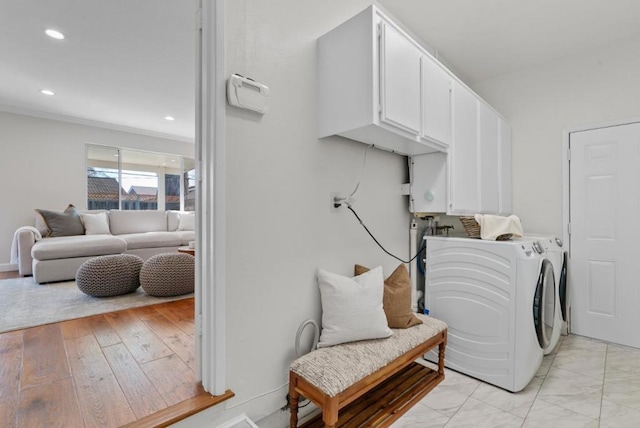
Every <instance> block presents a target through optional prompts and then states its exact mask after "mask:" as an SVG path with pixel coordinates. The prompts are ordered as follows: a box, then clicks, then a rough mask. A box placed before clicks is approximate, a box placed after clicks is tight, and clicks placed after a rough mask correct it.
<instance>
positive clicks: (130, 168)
mask: <svg viewBox="0 0 640 428" xmlns="http://www.w3.org/2000/svg"><path fill="white" fill-rule="evenodd" d="M87 208H88V209H90V210H104V209H106V210H110V209H123V210H183V211H194V210H195V161H194V160H193V159H191V158H185V157H181V156H176V155H168V154H161V153H151V152H142V151H137V150H128V149H118V148H114V147H106V146H93V145H88V146H87Z"/></svg>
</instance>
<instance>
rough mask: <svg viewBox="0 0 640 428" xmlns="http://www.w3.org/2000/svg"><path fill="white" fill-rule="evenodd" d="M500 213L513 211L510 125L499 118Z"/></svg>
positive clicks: (505, 213)
mask: <svg viewBox="0 0 640 428" xmlns="http://www.w3.org/2000/svg"><path fill="white" fill-rule="evenodd" d="M499 181H500V214H501V215H510V214H511V213H512V211H513V206H512V200H513V196H512V194H511V126H510V125H509V124H508V123H507V122H506V121H504V120H503V119H500V180H499Z"/></svg>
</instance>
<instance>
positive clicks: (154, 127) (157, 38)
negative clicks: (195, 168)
mask: <svg viewBox="0 0 640 428" xmlns="http://www.w3.org/2000/svg"><path fill="white" fill-rule="evenodd" d="M196 6H197V0H135V1H132V0H59V1H51V0H28V1H26V0H1V1H0V105H3V106H11V107H18V109H17V110H16V111H18V112H19V111H21V110H20V109H27V110H31V111H37V112H45V113H53V114H57V115H64V116H71V117H74V118H81V119H87V120H92V121H99V122H103V123H108V124H116V125H120V126H125V127H131V128H136V129H141V130H146V131H152V132H153V133H160V134H166V135H167V136H175V137H177V138H178V139H181V140H193V138H194V132H195V131H194V128H195V119H194V118H195V101H194V100H195V51H196V40H195V34H196V32H195V13H196V9H197V7H196ZM47 28H54V29H56V30H58V31H60V32H62V33H64V34H65V35H66V36H67V37H66V39H65V40H60V41H59V40H54V39H51V38H49V37H47V36H46V35H45V34H44V30H45V29H47ZM44 88H47V89H51V90H53V91H54V92H55V93H56V95H55V96H53V97H47V96H44V95H42V94H40V92H39V91H40V90H41V89H44ZM0 108H2V107H0ZM3 109H5V110H7V108H3ZM9 110H10V109H9ZM165 116H173V117H175V121H173V122H169V121H167V120H165V119H164V117H165Z"/></svg>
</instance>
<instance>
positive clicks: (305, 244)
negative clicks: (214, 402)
mask: <svg viewBox="0 0 640 428" xmlns="http://www.w3.org/2000/svg"><path fill="white" fill-rule="evenodd" d="M369 4H370V1H364V0H362V1H360V0H358V1H355V0H352V1H346V2H345V1H326V0H306V1H304V2H300V1H299V0H273V1H269V2H262V1H255V0H254V1H250V0H242V1H241V0H231V1H227V3H226V7H227V32H228V35H227V37H228V39H227V61H228V62H227V72H228V74H231V73H239V74H241V75H243V76H248V77H251V78H253V79H255V80H257V81H259V82H262V83H264V84H266V85H268V86H269V88H270V96H269V112H268V113H267V114H266V115H264V116H259V115H256V114H252V113H250V112H245V111H241V110H237V109H234V108H232V107H229V108H228V116H227V124H226V126H227V171H228V177H227V183H228V189H227V195H228V197H227V222H228V229H227V246H228V248H227V260H228V262H227V284H226V288H227V314H228V315H227V327H228V330H227V376H228V387H229V388H230V389H231V390H233V392H235V394H236V397H235V398H233V399H232V400H230V401H228V402H226V403H224V404H223V405H222V406H224V407H225V408H227V409H228V411H227V412H226V413H225V415H224V417H222V419H224V418H229V417H231V416H232V415H233V414H236V413H238V412H246V413H247V414H248V415H249V416H250V417H252V418H253V420H258V419H261V418H262V417H264V416H266V415H268V414H271V413H273V412H275V411H277V410H278V409H279V408H280V407H282V406H283V405H284V404H285V396H286V393H287V389H286V384H287V382H288V366H289V364H290V363H291V361H292V360H293V359H294V339H295V333H296V330H297V328H298V326H299V325H300V323H302V322H303V321H304V320H306V319H308V318H315V319H316V320H317V321H320V315H321V308H320V294H319V291H318V286H317V281H316V271H317V269H318V268H319V267H322V268H325V269H327V270H331V271H334V272H338V273H340V274H344V275H352V274H353V265H354V264H355V263H361V264H364V265H368V266H377V265H383V268H384V269H385V273H387V274H389V273H391V270H392V269H393V268H395V267H396V266H397V264H398V262H396V261H394V260H393V259H391V258H389V257H388V256H386V255H385V254H384V253H383V252H382V251H381V250H380V249H378V248H377V247H376V246H375V244H374V243H373V241H372V240H371V238H369V236H367V235H366V232H365V231H364V230H363V229H362V227H361V226H360V225H359V223H358V222H357V221H356V220H355V217H353V215H352V214H351V213H350V212H343V213H338V214H336V213H331V212H330V203H329V201H330V193H331V192H334V191H339V192H342V194H344V195H346V194H348V193H350V192H351V191H352V190H353V188H354V186H355V184H356V180H357V177H358V175H359V173H360V167H361V165H362V157H363V154H364V150H365V147H366V146H365V145H364V144H362V143H357V142H353V141H350V140H347V139H343V138H338V137H334V138H327V139H323V140H318V138H317V137H316V135H317V131H316V104H315V102H316V95H315V92H316V88H315V82H316V77H315V67H316V60H315V45H316V39H317V38H318V37H319V36H321V35H322V34H324V33H325V32H327V31H329V30H330V29H332V28H333V27H335V26H337V25H338V24H340V23H341V22H343V21H344V20H346V19H347V18H350V17H351V16H353V15H355V14H356V13H357V12H359V11H361V10H362V9H364V8H365V7H366V6H368V5H369ZM407 178H408V177H407V160H406V158H405V157H402V156H399V155H394V154H391V153H388V152H383V151H380V150H377V149H374V150H370V151H369V156H368V162H367V166H366V170H365V173H364V176H363V179H362V184H361V185H360V190H359V191H358V194H357V195H356V199H357V202H356V204H355V209H356V210H357V211H358V213H359V214H360V216H361V217H362V218H363V220H364V221H365V222H366V224H367V225H368V226H369V228H370V229H371V230H372V231H374V233H375V234H376V235H377V237H378V238H379V239H380V241H381V242H383V243H384V244H385V245H386V246H388V249H389V250H391V251H392V252H395V253H398V254H399V255H401V256H402V257H407V256H408V246H409V236H408V235H409V233H408V228H409V214H408V200H407V198H406V197H403V196H401V195H400V185H401V184H402V183H404V182H406V180H407ZM281 387H282V388H281ZM272 391H273V392H272ZM258 396H261V397H260V398H254V397H258ZM245 402H246V404H245V405H242V403H245ZM216 412H217V411H212V412H211V413H210V414H209V416H210V417H211V418H216V417H217V416H215V414H216ZM198 418H204V416H203V415H199V416H198ZM201 420H202V419H198V422H196V421H195V419H194V421H192V422H185V423H183V424H180V426H198V424H199V423H201V422H200V421H201ZM189 423H191V425H188V424H189ZM199 426H202V425H199ZM212 426H214V425H212Z"/></svg>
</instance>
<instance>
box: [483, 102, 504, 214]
mask: <svg viewBox="0 0 640 428" xmlns="http://www.w3.org/2000/svg"><path fill="white" fill-rule="evenodd" d="M478 113H479V115H478V116H479V119H480V129H479V133H478V137H479V149H480V211H481V212H483V213H486V214H498V211H499V210H500V155H499V153H500V117H499V116H498V114H497V113H496V112H495V111H493V110H492V109H491V108H490V107H489V106H488V105H486V104H485V103H483V102H479V103H478Z"/></svg>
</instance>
